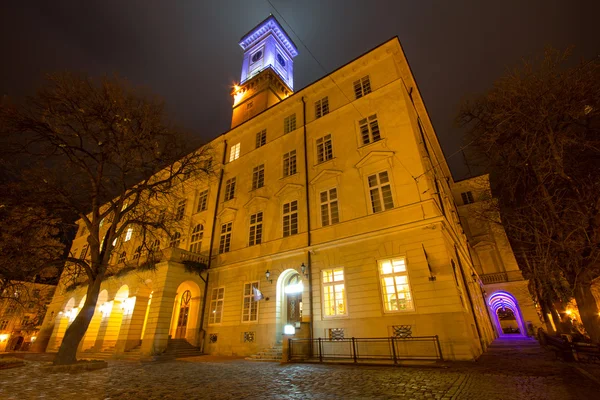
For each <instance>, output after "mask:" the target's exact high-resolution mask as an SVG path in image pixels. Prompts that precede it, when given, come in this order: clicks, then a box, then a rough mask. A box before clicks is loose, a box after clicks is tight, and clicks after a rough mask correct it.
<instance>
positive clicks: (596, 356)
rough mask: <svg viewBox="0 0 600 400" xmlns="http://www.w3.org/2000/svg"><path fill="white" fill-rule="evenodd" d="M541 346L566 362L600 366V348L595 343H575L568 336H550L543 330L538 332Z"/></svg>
mask: <svg viewBox="0 0 600 400" xmlns="http://www.w3.org/2000/svg"><path fill="white" fill-rule="evenodd" d="M538 339H539V341H540V344H541V345H542V346H544V347H546V348H548V349H550V350H553V351H554V353H555V355H556V356H557V357H560V358H562V359H563V360H564V361H577V362H583V363H594V364H600V346H599V345H597V344H593V343H583V342H573V341H571V340H569V339H568V338H567V336H566V335H563V336H562V337H557V336H550V335H548V334H547V333H546V332H544V331H543V330H541V328H540V329H539V330H538Z"/></svg>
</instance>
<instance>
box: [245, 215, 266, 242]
mask: <svg viewBox="0 0 600 400" xmlns="http://www.w3.org/2000/svg"><path fill="white" fill-rule="evenodd" d="M253 218H254V222H252V219H253ZM259 219H260V220H259ZM263 220H264V214H263V212H262V211H257V212H256V213H254V214H252V215H250V219H249V226H248V246H256V245H259V244H261V243H262V238H263Z"/></svg>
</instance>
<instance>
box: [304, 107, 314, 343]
mask: <svg viewBox="0 0 600 400" xmlns="http://www.w3.org/2000/svg"><path fill="white" fill-rule="evenodd" d="M302 131H303V136H304V186H305V189H306V190H305V193H306V226H307V229H308V235H307V243H306V246H307V247H308V254H307V255H308V257H307V259H306V262H307V264H308V265H307V266H306V267H307V268H306V269H307V271H308V307H309V309H310V319H309V331H310V339H312V338H313V337H314V334H313V327H314V326H313V285H312V258H311V253H310V246H311V244H312V239H311V236H310V201H309V196H308V144H307V139H306V101H305V100H304V96H303V97H302Z"/></svg>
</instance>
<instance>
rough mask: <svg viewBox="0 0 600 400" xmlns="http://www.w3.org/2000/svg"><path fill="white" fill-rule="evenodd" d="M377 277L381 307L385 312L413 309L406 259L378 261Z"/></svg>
mask: <svg viewBox="0 0 600 400" xmlns="http://www.w3.org/2000/svg"><path fill="white" fill-rule="evenodd" d="M379 276H380V278H381V293H382V295H383V306H384V309H385V311H386V312H396V311H412V310H414V309H415V306H414V302H413V298H412V294H411V292H410V284H409V281H408V271H407V269H406V259H404V258H394V259H391V260H379Z"/></svg>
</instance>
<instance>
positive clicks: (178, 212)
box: [174, 200, 185, 221]
mask: <svg viewBox="0 0 600 400" xmlns="http://www.w3.org/2000/svg"><path fill="white" fill-rule="evenodd" d="M184 215H185V200H180V201H179V203H177V208H176V209H175V218H174V219H175V221H181V220H182V219H183V216H184Z"/></svg>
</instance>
